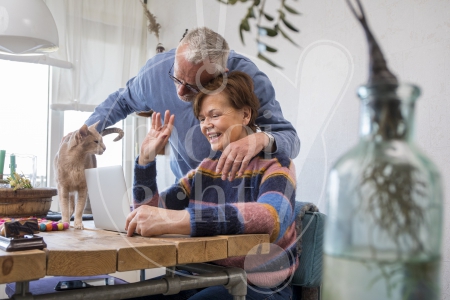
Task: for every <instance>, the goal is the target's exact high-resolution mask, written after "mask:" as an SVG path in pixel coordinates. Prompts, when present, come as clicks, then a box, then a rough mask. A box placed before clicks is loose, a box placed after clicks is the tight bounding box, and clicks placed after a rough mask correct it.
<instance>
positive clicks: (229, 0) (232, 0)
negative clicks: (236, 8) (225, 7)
mask: <svg viewBox="0 0 450 300" xmlns="http://www.w3.org/2000/svg"><path fill="white" fill-rule="evenodd" d="M236 2H237V0H228V3H229V4H231V5H233V4H236Z"/></svg>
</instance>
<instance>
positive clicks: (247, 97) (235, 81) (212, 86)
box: [192, 71, 259, 131]
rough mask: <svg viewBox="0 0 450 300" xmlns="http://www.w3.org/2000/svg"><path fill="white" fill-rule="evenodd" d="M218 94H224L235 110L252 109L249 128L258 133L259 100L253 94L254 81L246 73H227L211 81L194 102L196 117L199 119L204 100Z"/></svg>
mask: <svg viewBox="0 0 450 300" xmlns="http://www.w3.org/2000/svg"><path fill="white" fill-rule="evenodd" d="M218 93H224V94H225V95H226V96H227V97H228V101H229V102H230V104H231V106H232V107H233V108H235V109H242V108H244V107H246V106H247V107H250V109H251V112H252V116H251V118H250V122H249V123H248V127H250V128H251V129H252V130H253V131H256V128H257V126H256V124H255V121H256V117H257V116H258V109H259V100H258V98H257V97H256V95H255V93H254V92H253V80H252V78H251V77H250V76H249V75H247V74H246V73H244V72H241V71H233V72H231V73H225V74H223V75H220V76H218V77H216V78H214V79H213V80H211V81H210V82H209V83H208V84H207V85H206V86H205V87H203V88H202V90H201V91H200V92H199V93H198V94H197V96H196V97H195V100H194V102H193V104H192V105H193V109H194V115H195V117H196V118H198V116H199V114H200V110H201V107H202V103H203V100H204V99H205V98H206V97H207V96H209V95H214V94H218Z"/></svg>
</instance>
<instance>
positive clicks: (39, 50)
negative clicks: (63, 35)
mask: <svg viewBox="0 0 450 300" xmlns="http://www.w3.org/2000/svg"><path fill="white" fill-rule="evenodd" d="M58 45H59V38H58V30H57V28H56V23H55V20H54V19H53V16H52V14H51V13H50V10H49V9H48V7H47V5H45V3H44V1H42V0H0V53H3V54H16V55H33V54H44V53H49V52H54V51H56V50H58V48H59V46H58Z"/></svg>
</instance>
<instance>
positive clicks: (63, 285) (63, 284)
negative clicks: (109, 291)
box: [55, 277, 114, 291]
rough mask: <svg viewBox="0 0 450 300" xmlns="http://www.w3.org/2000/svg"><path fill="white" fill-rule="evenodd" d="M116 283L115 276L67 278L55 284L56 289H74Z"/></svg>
mask: <svg viewBox="0 0 450 300" xmlns="http://www.w3.org/2000/svg"><path fill="white" fill-rule="evenodd" d="M102 285H114V278H112V277H111V278H97V279H85V280H66V281H60V282H58V284H57V285H56V286H55V290H56V291H66V290H73V289H82V288H88V287H93V286H102Z"/></svg>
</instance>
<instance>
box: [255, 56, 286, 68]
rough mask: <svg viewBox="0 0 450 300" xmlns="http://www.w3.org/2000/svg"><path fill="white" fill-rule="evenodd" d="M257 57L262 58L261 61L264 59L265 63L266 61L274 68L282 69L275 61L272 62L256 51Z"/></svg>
mask: <svg viewBox="0 0 450 300" xmlns="http://www.w3.org/2000/svg"><path fill="white" fill-rule="evenodd" d="M258 58H259V59H261V60H263V61H265V62H266V63H268V64H269V65H271V66H273V67H275V68H280V69H283V68H282V67H280V66H279V65H277V64H276V63H274V62H273V61H271V60H270V59H268V58H267V57H265V56H264V55H262V54H261V53H258Z"/></svg>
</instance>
